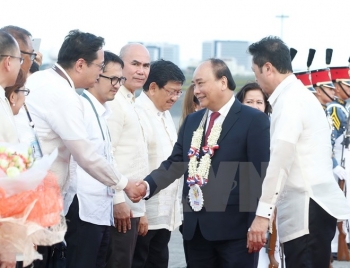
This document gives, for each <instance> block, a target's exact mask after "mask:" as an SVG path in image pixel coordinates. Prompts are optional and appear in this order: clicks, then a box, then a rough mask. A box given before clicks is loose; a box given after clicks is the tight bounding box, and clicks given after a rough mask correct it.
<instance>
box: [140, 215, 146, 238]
mask: <svg viewBox="0 0 350 268" xmlns="http://www.w3.org/2000/svg"><path fill="white" fill-rule="evenodd" d="M138 231H139V235H141V236H145V235H146V234H147V232H148V220H147V216H146V215H145V216H143V217H141V218H140V223H139V230H138Z"/></svg>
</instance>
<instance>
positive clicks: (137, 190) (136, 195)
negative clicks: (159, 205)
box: [124, 181, 147, 203]
mask: <svg viewBox="0 0 350 268" xmlns="http://www.w3.org/2000/svg"><path fill="white" fill-rule="evenodd" d="M146 190H147V186H146V183H145V182H144V181H138V182H137V183H135V182H130V181H128V184H127V185H126V187H125V188H124V191H125V193H126V195H127V196H128V197H129V199H130V200H131V201H132V202H134V203H137V202H139V201H140V200H141V199H142V198H143V197H144V196H145V195H146Z"/></svg>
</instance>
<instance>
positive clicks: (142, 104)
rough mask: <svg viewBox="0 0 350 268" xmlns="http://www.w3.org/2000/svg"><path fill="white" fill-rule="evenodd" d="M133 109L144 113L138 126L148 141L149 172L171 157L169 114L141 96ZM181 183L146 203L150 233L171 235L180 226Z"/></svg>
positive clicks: (172, 127) (173, 139) (172, 134)
mask: <svg viewBox="0 0 350 268" xmlns="http://www.w3.org/2000/svg"><path fill="white" fill-rule="evenodd" d="M136 108H137V109H140V110H142V111H143V113H140V114H141V115H142V116H141V118H142V120H141V122H142V125H143V129H144V131H145V133H146V137H147V145H148V160H149V168H148V172H151V171H153V170H154V169H156V168H158V167H159V165H160V164H161V163H162V162H163V161H164V160H166V159H167V158H168V157H169V155H170V154H171V152H172V150H173V147H174V144H175V142H176V140H177V133H176V128H175V124H174V121H173V119H172V117H171V114H170V112H169V111H165V112H161V111H159V110H158V109H157V108H156V106H155V105H154V103H153V102H152V101H151V100H150V98H149V97H148V96H147V95H146V94H145V93H144V92H142V93H141V94H140V96H139V97H138V98H136ZM183 183H184V182H183V177H181V178H180V179H177V180H175V181H174V182H173V183H172V184H170V185H169V186H168V187H167V188H165V189H163V190H161V191H160V192H159V193H158V194H156V195H155V196H153V197H152V198H151V199H148V200H147V201H146V215H147V219H148V229H149V230H159V229H167V230H169V231H173V230H174V229H175V228H177V227H179V226H180V225H181V224H182V203H181V199H182V188H183Z"/></svg>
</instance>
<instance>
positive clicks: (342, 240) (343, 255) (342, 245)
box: [337, 116, 350, 261]
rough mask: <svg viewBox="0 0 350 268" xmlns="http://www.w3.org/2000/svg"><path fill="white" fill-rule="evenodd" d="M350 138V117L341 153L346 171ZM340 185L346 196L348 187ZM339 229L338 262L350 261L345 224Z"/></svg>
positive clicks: (343, 182)
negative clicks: (345, 153)
mask: <svg viewBox="0 0 350 268" xmlns="http://www.w3.org/2000/svg"><path fill="white" fill-rule="evenodd" d="M349 138H350V116H348V118H347V121H346V130H345V132H344V139H343V142H342V152H341V160H340V165H341V166H342V167H343V168H344V169H345V156H344V148H346V149H348V148H349ZM338 184H339V187H340V189H341V190H342V191H343V192H344V193H345V195H346V185H345V181H344V180H338ZM337 228H338V231H339V236H338V255H337V259H338V261H350V252H349V249H348V245H347V244H346V233H345V232H344V230H343V222H338V223H337Z"/></svg>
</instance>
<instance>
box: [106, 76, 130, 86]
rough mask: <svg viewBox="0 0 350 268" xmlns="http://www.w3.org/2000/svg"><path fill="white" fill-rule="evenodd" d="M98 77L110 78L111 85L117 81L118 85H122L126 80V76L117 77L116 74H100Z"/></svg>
mask: <svg viewBox="0 0 350 268" xmlns="http://www.w3.org/2000/svg"><path fill="white" fill-rule="evenodd" d="M100 77H103V78H107V79H109V80H111V85H112V86H115V85H116V84H118V83H119V85H121V86H122V85H124V83H125V81H126V78H125V77H124V76H122V77H118V76H113V77H108V76H105V75H102V74H100Z"/></svg>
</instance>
